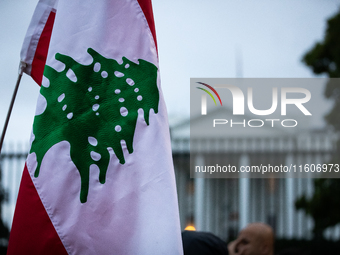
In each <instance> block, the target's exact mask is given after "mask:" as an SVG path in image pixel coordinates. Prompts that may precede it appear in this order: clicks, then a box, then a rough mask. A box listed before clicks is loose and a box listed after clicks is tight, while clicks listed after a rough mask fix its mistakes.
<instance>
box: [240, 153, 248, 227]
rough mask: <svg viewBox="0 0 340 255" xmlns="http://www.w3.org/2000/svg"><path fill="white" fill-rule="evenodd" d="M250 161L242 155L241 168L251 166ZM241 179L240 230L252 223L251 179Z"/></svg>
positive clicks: (243, 177)
mask: <svg viewBox="0 0 340 255" xmlns="http://www.w3.org/2000/svg"><path fill="white" fill-rule="evenodd" d="M249 165H250V160H249V157H248V156H247V155H245V154H244V155H242V156H241V158H240V166H249ZM240 176H241V178H239V194H240V200H239V230H241V229H242V228H244V227H246V226H247V225H248V224H249V223H250V219H249V213H250V211H249V210H250V203H249V199H250V179H249V178H245V176H246V175H240Z"/></svg>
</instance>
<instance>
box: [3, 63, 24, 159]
mask: <svg viewBox="0 0 340 255" xmlns="http://www.w3.org/2000/svg"><path fill="white" fill-rule="evenodd" d="M25 66H26V63H23V62H21V63H20V67H19V73H18V79H17V83H16V85H15V88H14V92H13V95H12V100H11V103H10V105H9V109H8V112H7V117H6V120H5V124H4V127H3V129H2V134H1V140H0V154H1V149H2V144H3V142H4V140H5V134H6V130H7V126H8V123H9V118H10V117H11V113H12V109H13V105H14V101H15V98H16V96H17V92H18V89H19V84H20V81H21V77H22V74H23V72H24V67H25Z"/></svg>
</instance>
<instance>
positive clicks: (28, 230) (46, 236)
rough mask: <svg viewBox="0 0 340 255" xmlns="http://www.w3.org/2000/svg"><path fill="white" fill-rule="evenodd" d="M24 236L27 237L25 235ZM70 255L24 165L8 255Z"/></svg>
mask: <svg viewBox="0 0 340 255" xmlns="http://www.w3.org/2000/svg"><path fill="white" fill-rule="evenodd" d="M23 233H25V234H23ZM14 254H36V255H39V254H49V255H63V254H65V255H67V252H66V250H65V248H64V245H63V244H62V242H61V240H60V238H59V236H58V234H57V232H56V230H55V229H54V226H53V225H52V222H51V220H50V218H49V216H48V215H47V212H46V210H45V208H44V206H43V204H42V202H41V200H40V197H39V195H38V192H37V190H36V189H35V186H34V184H33V182H32V179H31V177H30V175H29V173H28V170H27V167H26V165H25V168H24V172H23V174H22V179H21V184H20V189H19V195H18V200H17V204H16V208H15V213H14V220H13V225H12V230H11V234H10V238H9V244H8V249H7V255H14Z"/></svg>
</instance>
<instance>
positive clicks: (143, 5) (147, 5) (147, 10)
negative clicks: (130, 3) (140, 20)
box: [138, 0, 157, 49]
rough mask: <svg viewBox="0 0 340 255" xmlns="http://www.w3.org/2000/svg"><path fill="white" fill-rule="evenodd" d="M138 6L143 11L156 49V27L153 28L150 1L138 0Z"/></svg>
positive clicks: (153, 22)
mask: <svg viewBox="0 0 340 255" xmlns="http://www.w3.org/2000/svg"><path fill="white" fill-rule="evenodd" d="M138 3H139V5H140V7H141V8H142V10H143V12H144V16H145V18H146V20H147V21H148V24H149V27H150V30H151V33H152V36H153V40H154V41H155V45H156V49H157V39H156V29H155V20H154V18H153V11H152V3H151V0H138Z"/></svg>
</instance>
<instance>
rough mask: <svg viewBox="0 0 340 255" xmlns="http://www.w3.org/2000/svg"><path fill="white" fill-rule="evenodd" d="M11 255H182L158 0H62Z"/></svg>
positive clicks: (11, 237)
mask: <svg viewBox="0 0 340 255" xmlns="http://www.w3.org/2000/svg"><path fill="white" fill-rule="evenodd" d="M54 7H56V9H57V11H56V16H55V20H54V24H52V27H53V32H52V36H51V41H50V44H49V48H48V55H47V59H46V65H45V68H44V73H43V77H42V82H41V90H40V95H39V98H38V103H37V110H36V116H35V119H34V124H33V131H32V136H31V149H30V153H29V155H28V158H27V160H26V166H25V169H24V173H23V177H22V181H21V184H20V190H19V195H18V200H17V206H16V210H15V215H14V220H13V225H12V230H11V234H10V240H9V247H8V254H141V255H143V254H171V255H172V254H182V253H183V249H182V241H181V233H180V224H179V213H178V202H177V194H176V184H175V178H174V170H173V162H172V157H171V147H170V135H169V126H168V121H167V113H166V107H165V103H164V99H163V95H162V90H161V87H160V75H159V66H158V55H157V44H156V36H155V27H154V21H153V14H152V6H151V0H138V1H137V0H114V1H112V0H111V1H107V0H106V1H104V0H100V1H89V0H74V1H67V0H59V1H58V3H57V5H55V6H54Z"/></svg>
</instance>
